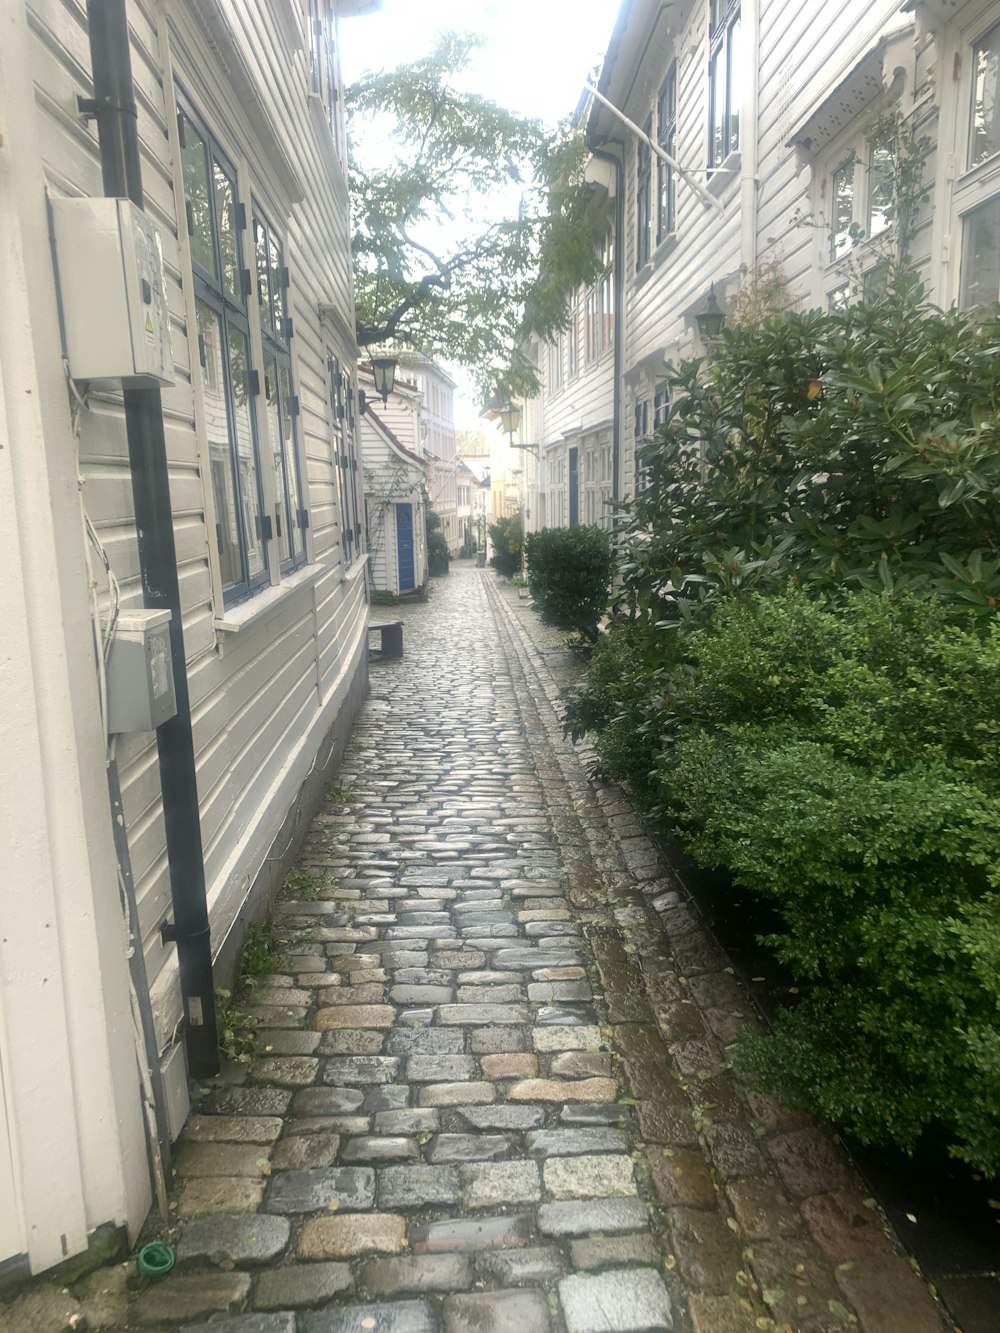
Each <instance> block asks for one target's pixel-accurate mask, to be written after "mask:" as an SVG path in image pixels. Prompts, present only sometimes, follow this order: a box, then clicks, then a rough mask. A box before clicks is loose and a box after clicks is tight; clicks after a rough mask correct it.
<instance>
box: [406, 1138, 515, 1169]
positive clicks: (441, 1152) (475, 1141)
mask: <svg viewBox="0 0 1000 1333" xmlns="http://www.w3.org/2000/svg"><path fill="white" fill-rule="evenodd" d="M513 1147H514V1140H513V1139H512V1138H510V1137H509V1136H508V1135H506V1134H438V1135H437V1136H436V1137H435V1138H434V1140H433V1142H432V1143H431V1145H430V1147H429V1148H428V1149H427V1160H428V1162H432V1163H438V1162H488V1161H495V1160H497V1159H498V1158H501V1157H507V1156H508V1155H509V1154H510V1152H511V1151H512V1150H513Z"/></svg>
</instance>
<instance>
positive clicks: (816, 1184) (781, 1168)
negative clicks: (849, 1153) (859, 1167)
mask: <svg viewBox="0 0 1000 1333" xmlns="http://www.w3.org/2000/svg"><path fill="white" fill-rule="evenodd" d="M767 1146H768V1149H769V1150H770V1153H771V1156H772V1157H773V1158H774V1160H775V1163H776V1164H777V1167H778V1174H779V1175H780V1176H781V1178H782V1180H783V1181H784V1182H785V1188H786V1189H787V1190H788V1192H789V1194H791V1196H792V1198H794V1199H804V1198H808V1197H809V1196H810V1195H812V1194H830V1193H832V1192H835V1191H836V1190H851V1189H854V1188H856V1184H857V1178H856V1176H855V1175H854V1172H853V1171H852V1170H851V1168H850V1167H849V1166H848V1164H847V1159H846V1157H845V1156H844V1154H843V1153H842V1152H841V1151H840V1150H839V1149H838V1148H837V1147H836V1145H835V1144H834V1143H833V1141H832V1140H831V1138H830V1135H829V1132H828V1131H827V1130H824V1129H821V1128H819V1127H818V1126H817V1127H815V1128H809V1129H799V1130H793V1131H792V1133H790V1134H778V1135H776V1136H775V1137H774V1138H771V1139H769V1140H768V1143H767Z"/></svg>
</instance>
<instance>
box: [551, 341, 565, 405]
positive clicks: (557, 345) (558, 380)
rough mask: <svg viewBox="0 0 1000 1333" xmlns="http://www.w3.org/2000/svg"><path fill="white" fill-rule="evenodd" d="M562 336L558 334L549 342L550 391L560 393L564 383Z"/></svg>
mask: <svg viewBox="0 0 1000 1333" xmlns="http://www.w3.org/2000/svg"><path fill="white" fill-rule="evenodd" d="M562 351H563V349H562V338H561V337H559V336H558V335H557V336H556V339H555V341H554V342H551V343H549V383H548V389H549V392H550V393H558V392H559V390H560V389H561V388H562V383H563V359H562Z"/></svg>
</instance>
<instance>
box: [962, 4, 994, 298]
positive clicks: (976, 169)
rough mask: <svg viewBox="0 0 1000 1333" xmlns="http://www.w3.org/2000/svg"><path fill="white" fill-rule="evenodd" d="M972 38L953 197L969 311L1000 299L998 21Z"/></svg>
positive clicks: (963, 296) (963, 281)
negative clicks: (964, 120)
mask: <svg viewBox="0 0 1000 1333" xmlns="http://www.w3.org/2000/svg"><path fill="white" fill-rule="evenodd" d="M994 12H995V11H994ZM970 36H973V40H972V41H971V46H972V68H971V89H970V93H969V101H968V102H967V103H966V105H967V106H968V108H969V120H968V127H967V128H966V127H965V126H963V127H962V129H961V131H960V135H959V138H960V139H961V137H962V134H964V135H965V138H966V147H965V148H964V150H960V151H964V155H965V161H964V162H962V168H963V171H962V174H961V175H960V176H959V178H958V181H957V183H956V185H955V194H954V198H955V207H956V212H957V214H958V223H959V230H960V231H961V237H962V252H961V264H960V277H959V293H958V299H959V304H960V305H961V306H963V307H966V308H968V307H970V306H977V305H983V304H986V303H988V302H993V301H996V300H998V299H1000V193H998V192H997V184H996V165H997V156H998V154H1000V23H994V25H993V27H991V28H989V29H988V30H987V31H986V32H985V33H982V34H981V35H980V34H970Z"/></svg>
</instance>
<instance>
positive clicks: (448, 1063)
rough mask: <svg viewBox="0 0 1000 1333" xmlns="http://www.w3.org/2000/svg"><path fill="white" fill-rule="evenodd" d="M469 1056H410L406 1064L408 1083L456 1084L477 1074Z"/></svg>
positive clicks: (472, 1060)
mask: <svg viewBox="0 0 1000 1333" xmlns="http://www.w3.org/2000/svg"><path fill="white" fill-rule="evenodd" d="M478 1072H479V1071H478V1069H477V1067H476V1060H475V1058H474V1056H471V1055H411V1056H410V1058H409V1059H408V1060H407V1062H406V1078H407V1080H408V1081H409V1082H410V1083H457V1082H459V1081H460V1080H461V1079H472V1078H475V1077H476V1074H477V1073H478Z"/></svg>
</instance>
